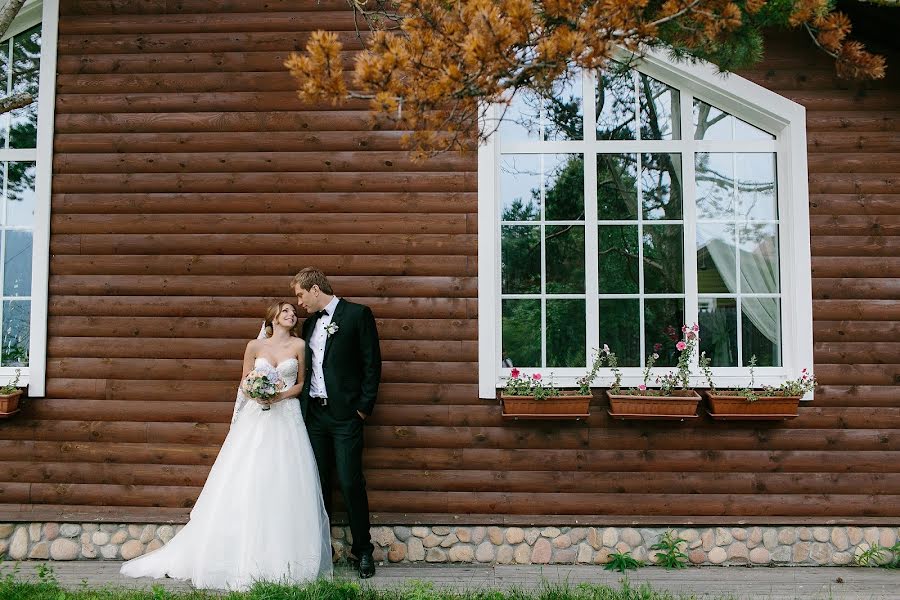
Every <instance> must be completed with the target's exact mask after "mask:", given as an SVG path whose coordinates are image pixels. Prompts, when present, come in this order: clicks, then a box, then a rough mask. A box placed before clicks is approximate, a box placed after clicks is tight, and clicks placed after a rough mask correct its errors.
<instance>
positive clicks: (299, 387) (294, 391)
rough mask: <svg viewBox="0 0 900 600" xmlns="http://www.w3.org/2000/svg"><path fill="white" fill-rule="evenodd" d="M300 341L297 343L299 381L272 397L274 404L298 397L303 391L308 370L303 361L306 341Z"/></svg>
mask: <svg viewBox="0 0 900 600" xmlns="http://www.w3.org/2000/svg"><path fill="white" fill-rule="evenodd" d="M297 341H298V342H299V343H298V344H297V355H296V358H297V383H295V384H294V385H292V386H291V387H289V388H288V389H286V390H284V391H283V392H281V393H279V394H278V395H276V396H275V397H274V398H272V400H271V402H272V403H273V404H274V403H275V402H281V401H282V400H287V399H288V398H296V397H298V396H299V395H300V392H301V391H303V378H304V376H305V375H306V370H305V369H304V368H303V362H304V360H305V359H306V342H304V341H303V340H297Z"/></svg>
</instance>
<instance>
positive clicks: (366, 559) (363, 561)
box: [359, 552, 375, 579]
mask: <svg viewBox="0 0 900 600" xmlns="http://www.w3.org/2000/svg"><path fill="white" fill-rule="evenodd" d="M373 575H375V559H373V558H372V553H371V552H363V553H362V555H361V556H360V557H359V578H360V579H368V578H369V577H372V576H373Z"/></svg>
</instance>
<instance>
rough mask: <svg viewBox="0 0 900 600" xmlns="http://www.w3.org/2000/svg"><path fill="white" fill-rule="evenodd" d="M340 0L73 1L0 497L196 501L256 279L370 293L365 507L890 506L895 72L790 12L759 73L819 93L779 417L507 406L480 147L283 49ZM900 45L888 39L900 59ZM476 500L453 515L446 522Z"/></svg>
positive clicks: (611, 511) (591, 516)
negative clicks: (334, 89)
mask: <svg viewBox="0 0 900 600" xmlns="http://www.w3.org/2000/svg"><path fill="white" fill-rule="evenodd" d="M320 27H324V28H329V29H333V30H338V31H341V32H342V33H341V36H342V38H343V39H344V40H345V42H346V43H347V45H348V47H349V48H350V49H351V50H352V49H353V48H358V47H359V42H358V41H357V40H356V39H355V35H354V34H353V28H354V25H353V20H352V17H351V13H349V12H348V11H347V10H346V9H345V3H344V1H343V0H321V1H319V0H294V1H288V0H271V1H269V2H266V3H262V2H258V1H256V0H177V1H176V0H168V1H166V0H129V1H126V0H115V1H113V0H80V1H79V0H64V1H63V2H62V16H61V18H60V27H59V31H60V40H59V67H58V70H59V75H58V83H57V90H58V100H57V116H56V138H55V144H56V146H55V149H56V152H55V160H54V173H55V175H54V179H53V204H52V236H51V252H52V259H51V278H50V317H49V348H48V353H49V359H48V362H49V364H48V386H47V389H48V394H47V398H46V399H38V400H33V401H31V402H29V403H28V407H27V409H26V410H25V412H24V413H23V414H21V415H19V416H18V417H17V418H16V419H15V420H12V421H10V422H7V423H0V521H2V520H10V519H12V520H65V519H91V520H113V521H163V520H183V519H185V518H186V516H187V513H188V510H189V507H190V506H191V504H192V502H193V500H194V499H195V497H196V495H197V494H198V493H199V490H200V487H201V486H202V485H203V482H204V480H205V477H206V474H207V472H208V470H209V466H210V465H211V464H212V462H213V460H214V458H215V456H216V453H217V451H218V448H219V445H220V444H221V442H222V440H223V439H224V436H225V434H226V431H227V429H228V422H229V419H230V416H231V409H232V400H233V395H234V390H235V387H236V384H237V379H238V377H239V375H240V358H241V356H242V351H243V347H244V344H245V343H246V340H247V339H248V338H250V337H254V336H255V334H256V332H257V330H258V327H259V322H260V317H261V314H262V311H263V308H264V306H265V304H266V300H267V299H269V298H272V297H289V296H288V294H289V290H288V287H287V286H288V282H289V279H290V276H291V275H292V274H293V273H294V272H296V271H297V270H298V269H299V268H301V267H303V266H305V265H307V264H315V265H318V266H320V267H322V268H323V269H324V270H325V271H326V272H328V273H329V274H331V276H332V279H333V283H334V285H335V288H336V289H337V291H338V293H339V294H340V295H343V296H347V297H350V298H353V299H356V300H359V301H361V302H364V303H367V304H369V305H371V306H372V308H373V310H374V312H375V315H376V318H377V320H378V326H379V331H380V334H381V338H382V349H383V354H384V358H385V361H386V362H385V368H384V378H383V384H382V388H381V394H380V399H379V404H378V407H377V410H376V413H375V415H374V416H373V417H372V419H371V420H370V422H369V424H368V425H367V436H366V437H367V443H368V445H369V447H368V450H367V454H366V468H367V477H368V482H369V488H370V500H371V506H372V510H373V511H374V512H375V517H376V521H377V522H385V523H387V522H415V521H421V522H427V523H438V522H470V523H471V522H494V523H512V522H541V523H552V522H564V523H574V522H576V521H577V522H582V523H587V522H598V523H601V522H603V523H613V522H631V521H635V522H645V523H649V522H659V523H675V522H678V521H693V522H708V523H713V522H735V521H738V520H741V521H757V522H768V523H775V522H778V521H779V520H780V521H799V520H804V519H808V520H810V521H815V522H824V521H826V520H838V521H856V522H865V521H869V522H872V521H877V520H882V521H885V522H896V521H897V518H898V517H900V466H898V465H900V400H898V397H900V387H898V384H900V381H898V364H900V343H898V341H897V339H898V333H900V302H898V297H900V288H898V284H897V282H898V281H900V279H896V278H897V277H898V276H900V256H898V255H900V251H898V250H900V237H898V236H900V193H898V185H900V160H898V156H900V154H898V150H900V92H898V90H900V86H897V85H896V84H882V85H880V86H875V87H873V88H872V89H871V90H869V91H867V92H866V93H864V94H861V93H860V92H859V90H858V88H857V87H854V86H845V85H843V84H838V83H837V82H836V81H835V80H834V78H833V76H832V69H833V67H832V65H831V64H830V63H829V62H828V60H827V59H826V58H824V57H822V56H820V55H819V54H817V53H815V52H814V51H813V50H812V49H810V48H808V47H807V46H808V44H806V43H805V42H803V41H802V39H800V38H799V37H797V36H798V35H799V34H796V35H794V36H793V37H790V38H787V39H786V40H783V41H777V42H774V43H773V44H772V45H771V46H770V48H771V52H770V58H768V59H767V61H766V62H765V63H764V64H763V65H761V66H760V67H758V68H756V69H754V70H753V71H750V72H747V73H746V74H745V75H746V76H748V77H750V78H751V79H753V80H755V81H757V82H760V83H762V84H763V85H766V86H767V87H770V88H771V89H774V90H775V91H777V92H779V93H781V94H783V95H785V96H787V97H789V98H792V99H794V100H796V101H798V102H801V103H802V104H804V105H806V106H807V107H808V110H809V112H808V124H809V148H810V155H809V165H810V192H811V213H812V219H811V221H812V223H811V225H812V236H813V237H812V250H813V269H814V278H815V279H814V285H813V293H814V313H815V321H816V322H815V338H816V373H817V375H818V376H819V379H820V381H821V382H822V384H823V385H822V387H821V389H820V390H819V393H818V395H817V397H816V401H815V402H814V403H813V404H812V405H810V406H805V407H804V408H802V409H801V410H802V414H801V416H800V417H799V418H798V419H796V420H794V421H790V422H786V423H769V424H766V423H763V424H740V423H713V422H709V421H707V420H703V419H700V420H699V422H697V423H687V424H673V423H649V422H632V423H622V422H613V421H610V420H609V419H608V418H607V416H606V414H605V407H604V406H603V402H602V401H601V400H599V399H598V400H596V401H595V403H594V407H593V411H592V412H593V416H592V417H591V419H590V421H589V423H586V424H585V423H548V424H539V423H528V424H518V423H504V422H502V421H501V419H500V410H499V406H498V405H497V404H496V403H494V402H490V401H483V400H479V399H478V395H477V385H476V382H477V313H476V308H477V300H476V296H477V278H476V270H475V268H476V252H477V248H476V229H475V225H476V210H477V199H476V162H475V156H474V154H468V155H463V156H459V155H445V156H442V157H440V158H437V159H434V160H431V161H429V162H426V163H423V164H416V163H414V162H412V161H411V160H409V159H408V158H407V157H406V155H405V153H404V152H403V151H402V150H401V146H400V143H399V137H400V134H399V133H397V132H393V131H374V132H373V131H370V130H369V128H368V126H367V116H366V113H365V110H364V109H365V106H364V105H352V104H351V105H348V106H346V107H338V108H335V107H332V106H330V105H328V106H314V107H310V106H302V105H301V104H300V102H299V101H298V100H297V99H296V97H295V94H294V91H293V90H294V82H293V81H292V80H291V78H290V77H289V76H288V75H287V73H286V72H285V71H284V69H283V68H282V62H283V60H284V59H285V58H286V57H287V55H288V53H289V52H290V51H291V50H294V49H298V48H302V46H303V44H304V43H305V40H306V39H307V36H308V32H309V31H311V30H314V29H316V28H320ZM896 64H900V63H896ZM457 515H461V516H457Z"/></svg>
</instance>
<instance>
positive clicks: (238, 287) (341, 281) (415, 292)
mask: <svg viewBox="0 0 900 600" xmlns="http://www.w3.org/2000/svg"><path fill="white" fill-rule="evenodd" d="M197 237H200V238H201V239H202V236H197ZM381 237H384V236H381ZM304 239H306V236H304ZM333 285H334V286H335V289H339V290H341V293H346V294H347V296H348V297H359V296H376V295H382V296H384V297H391V296H393V295H397V296H401V297H406V298H415V297H423V298H433V297H437V296H444V297H447V298H475V297H476V296H477V286H478V282H477V280H476V278H474V277H402V276H401V277H394V276H390V277H363V276H342V275H338V276H337V277H334V279H333ZM50 292H51V293H52V294H59V295H81V294H85V295H98V296H100V295H104V294H108V295H111V296H143V295H149V294H152V293H154V292H156V293H163V294H171V295H173V296H234V295H240V296H247V295H250V296H256V297H259V298H272V297H278V296H279V295H281V294H284V293H285V292H287V293H290V292H291V290H290V278H282V277H274V276H271V275H266V276H257V275H240V276H236V277H234V276H231V277H229V276H219V275H183V276H180V277H167V276H160V275H106V276H104V275H53V276H51V277H50ZM266 304H268V303H266Z"/></svg>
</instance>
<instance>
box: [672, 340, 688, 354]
mask: <svg viewBox="0 0 900 600" xmlns="http://www.w3.org/2000/svg"><path fill="white" fill-rule="evenodd" d="M675 347H676V348H678V351H679V352H682V351H683V350H684V349H685V348H687V344H685V343H684V342H678V343H677V344H675Z"/></svg>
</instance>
